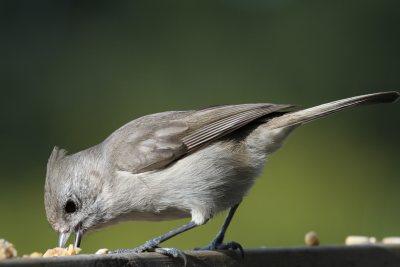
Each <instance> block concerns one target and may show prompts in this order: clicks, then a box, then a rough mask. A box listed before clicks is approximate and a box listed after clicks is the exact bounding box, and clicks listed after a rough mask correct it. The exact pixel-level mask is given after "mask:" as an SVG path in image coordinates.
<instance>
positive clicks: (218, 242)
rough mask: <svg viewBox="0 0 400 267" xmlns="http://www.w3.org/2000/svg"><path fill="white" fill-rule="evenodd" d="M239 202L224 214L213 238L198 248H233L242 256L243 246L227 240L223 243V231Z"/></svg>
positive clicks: (226, 227)
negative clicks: (204, 245)
mask: <svg viewBox="0 0 400 267" xmlns="http://www.w3.org/2000/svg"><path fill="white" fill-rule="evenodd" d="M239 205H240V203H239V204H236V205H235V206H233V207H232V208H231V209H230V210H229V213H228V215H227V216H226V219H225V221H224V224H223V225H222V227H221V229H220V230H219V232H218V234H217V236H216V237H215V238H214V240H213V241H212V242H211V243H210V244H209V245H208V246H207V247H205V248H200V249H198V250H226V249H233V250H239V251H240V252H241V254H242V256H243V248H242V246H241V245H240V244H239V243H236V242H228V243H226V244H224V243H223V242H224V238H225V232H226V230H227V229H228V226H229V224H230V223H231V221H232V218H233V215H234V214H235V212H236V210H237V208H238V207H239Z"/></svg>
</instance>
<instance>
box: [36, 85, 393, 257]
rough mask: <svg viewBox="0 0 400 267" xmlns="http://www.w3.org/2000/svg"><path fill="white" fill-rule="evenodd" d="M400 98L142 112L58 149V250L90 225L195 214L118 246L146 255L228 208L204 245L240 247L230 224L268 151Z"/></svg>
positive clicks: (52, 193)
mask: <svg viewBox="0 0 400 267" xmlns="http://www.w3.org/2000/svg"><path fill="white" fill-rule="evenodd" d="M398 98H399V93H398V92H381V93H374V94H368V95H362V96H356V97H351V98H346V99H343V100H338V101H334V102H331V103H327V104H323V105H319V106H316V107H312V108H308V109H301V110H299V109H296V108H295V107H294V106H292V105H282V104H267V103H263V104H243V105H224V106H216V107H211V108H206V109H201V110H190V111H170V112H162V113H157V114H152V115H147V116H144V117H141V118H138V119H136V120H134V121H131V122H129V123H127V124H125V125H124V126H122V127H121V128H119V129H118V130H116V131H115V132H114V133H112V134H111V135H110V136H109V137H108V138H107V139H106V140H104V141H103V142H102V143H100V144H98V145H95V146H93V147H91V148H88V149H86V150H83V151H81V152H78V153H75V154H72V155H67V153H66V151H65V150H63V149H59V148H57V147H55V148H54V149H53V152H52V153H51V156H50V158H49V161H48V164H47V175H46V183H45V193H44V199H45V208H46V214H47V219H48V221H49V222H50V224H51V226H52V227H53V228H54V230H55V231H57V232H58V233H59V246H60V247H63V246H64V245H65V244H66V242H67V240H68V238H69V235H70V234H71V233H75V246H77V247H78V246H80V242H81V239H82V236H83V235H84V234H85V233H86V232H88V231H90V230H93V229H99V228H102V227H105V226H108V225H111V224H114V223H117V222H121V221H126V220H151V221H160V220H171V219H178V218H187V217H190V218H191V221H190V222H189V223H187V224H185V225H183V226H181V227H179V228H176V229H174V230H172V231H170V232H168V233H166V234H164V235H161V236H159V237H156V238H154V239H151V240H149V241H147V242H146V243H145V244H143V245H141V246H139V247H137V248H134V249H131V250H118V251H117V252H127V251H132V252H143V251H149V250H153V249H155V248H157V247H158V245H159V244H160V243H162V242H163V241H166V240H168V239H170V238H172V237H174V236H176V235H178V234H180V233H182V232H185V231H187V230H189V229H192V228H194V227H196V226H199V225H202V224H205V223H206V222H207V221H208V220H209V219H211V218H212V217H213V216H214V215H215V214H217V213H219V212H222V211H224V210H227V209H230V210H229V213H228V216H227V218H226V220H225V222H224V224H223V226H222V228H221V230H220V231H219V233H218V235H217V236H216V238H215V239H214V240H213V241H212V242H211V243H210V245H208V246H207V247H205V248H204V249H209V250H216V249H239V250H241V246H240V245H239V244H238V243H236V242H230V243H223V240H224V235H225V231H226V229H227V227H228V225H229V223H230V221H231V219H232V217H233V215H234V213H235V211H236V209H237V207H238V205H239V204H240V202H241V201H242V199H243V197H244V196H245V195H246V193H247V192H248V191H249V189H250V188H251V187H252V185H253V183H254V181H255V178H256V177H257V176H259V175H260V173H261V171H262V169H263V167H264V163H265V160H266V158H267V157H268V155H270V154H271V153H273V152H275V151H276V150H277V149H278V148H279V147H280V146H281V145H282V142H283V140H284V139H285V138H286V137H287V136H288V135H289V133H290V132H291V131H292V130H293V129H295V128H296V127H298V126H299V125H302V124H305V123H307V122H310V121H312V120H314V119H317V118H321V117H325V116H327V115H329V114H332V113H335V112H337V111H340V110H343V109H346V108H351V107H355V106H360V105H365V104H376V103H390V102H394V101H396V100H397V99H398ZM168 253H171V254H174V252H173V251H172V252H171V251H169V252H168V251H167V254H168Z"/></svg>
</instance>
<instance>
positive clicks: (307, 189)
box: [0, 0, 400, 254]
mask: <svg viewBox="0 0 400 267" xmlns="http://www.w3.org/2000/svg"><path fill="white" fill-rule="evenodd" d="M399 25H400V2H399V1H389V0H382V1H370V0H365V1H334V0H332V1H294V0H280V1H279V0H269V1H267V0H265V1H261V0H260V1H257V0H250V1H239V0H232V1H4V0H3V1H0V29H1V37H0V38H1V39H0V51H1V52H0V53H1V54H0V70H1V72H0V82H1V84H0V88H1V98H0V99H1V100H0V101H1V102H0V110H1V112H0V114H1V131H0V135H1V138H0V142H1V143H0V145H1V150H0V167H1V169H0V182H1V183H0V187H1V189H0V212H1V213H0V214H1V215H0V237H2V238H6V239H8V240H10V241H11V242H13V243H14V244H15V245H16V247H17V249H18V250H19V251H20V254H22V253H28V252H31V251H34V250H36V251H37V250H39V251H43V250H45V249H46V248H49V247H54V246H55V245H56V239H57V236H56V234H55V233H54V232H53V231H52V229H51V228H50V226H49V225H48V223H47V221H46V217H45V213H44V207H43V185H44V177H45V166H46V161H47V158H48V156H49V154H50V151H51V149H52V147H53V146H54V145H59V146H61V147H64V148H66V149H68V150H69V151H70V152H71V153H73V152H76V151H79V150H82V149H84V148H87V147H89V146H92V145H94V144H96V143H99V142H101V141H102V140H103V139H105V138H106V137H107V136H108V135H109V134H110V133H111V132H112V131H113V130H115V129H116V128H118V127H120V126H121V125H123V124H124V123H126V122H128V121H130V120H132V119H134V118H137V117H139V116H142V115H144V114H148V113H155V112H159V111H165V110H180V109H194V108H198V107H204V106H209V105H214V104H227V103H246V102H277V103H293V104H299V105H302V106H311V105H314V104H319V103H322V102H326V101H330V100H335V99H338V98H343V97H347V96H352V95H357V94H364V93H369V92H373V91H378V90H394V89H399V87H400V27H399ZM399 118H400V104H399V103H398V104H397V105H396V104H394V105H380V106H370V107H362V108H360V109H357V110H354V111H348V112H344V113H341V114H338V115H336V116H333V117H330V118H327V119H325V120H320V121H317V122H315V123H312V124H309V125H307V126H305V127H303V128H300V129H298V130H297V131H296V132H295V133H294V134H292V136H291V138H289V139H288V141H287V142H286V146H285V147H284V148H283V149H281V150H280V151H279V152H278V153H276V154H275V155H273V157H272V158H271V159H270V160H269V162H268V164H267V167H266V170H265V172H264V173H263V175H262V177H260V179H259V180H258V182H257V183H256V185H255V187H254V188H253V190H252V191H251V193H250V195H249V196H248V197H247V198H246V199H245V201H244V202H243V205H241V207H240V208H239V211H238V214H237V217H236V218H235V220H234V221H233V223H232V227H231V228H230V229H229V232H228V234H227V240H235V241H238V242H240V243H242V244H243V245H244V246H246V247H259V246H264V245H265V246H272V247H273V246H296V245H302V244H303V237H304V234H305V233H306V232H307V231H309V230H315V231H317V232H318V233H319V235H320V238H321V242H322V243H323V244H340V243H343V240H344V238H345V237H346V236H347V235H349V234H360V235H373V236H376V237H378V238H381V237H384V236H391V235H400V213H399V211H400V210H399V208H398V203H399V201H400V194H399V187H400V177H399V173H400V164H399V159H400V157H399V148H400V147H399V142H398V141H399V130H400V123H399V122H400V119H399ZM223 218H224V216H222V215H219V216H217V217H216V218H215V219H214V220H212V221H210V222H209V223H208V224H206V225H204V226H202V227H199V228H198V229H194V230H193V231H190V232H188V233H185V234H183V235H181V236H179V237H177V238H174V239H172V240H171V241H169V242H167V243H165V244H164V245H165V246H177V247H180V248H183V249H189V248H192V247H196V246H201V245H205V244H207V243H208V242H209V241H210V240H211V239H212V238H213V237H214V235H215V234H216V232H217V229H218V228H219V226H220V224H221V223H222V221H223ZM183 222H184V220H182V221H171V222H161V223H154V222H128V223H123V224H119V225H115V226H112V227H109V228H107V229H103V230H101V231H98V232H95V233H92V234H90V235H88V236H87V237H86V238H85V239H84V240H83V249H84V252H91V251H95V250H97V249H98V248H102V247H107V248H123V247H125V248H127V247H134V246H136V245H139V244H141V243H142V242H144V241H145V240H147V239H149V238H151V237H154V236H155V235H158V234H161V233H163V232H165V231H167V230H169V229H170V228H172V227H175V226H178V225H180V224H182V223H183Z"/></svg>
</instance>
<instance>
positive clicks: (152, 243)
mask: <svg viewBox="0 0 400 267" xmlns="http://www.w3.org/2000/svg"><path fill="white" fill-rule="evenodd" d="M196 226H198V225H197V224H195V223H194V222H192V221H191V222H189V223H187V224H185V225H182V226H181V227H178V228H176V229H173V230H171V231H169V232H167V233H165V234H163V235H160V236H158V237H156V238H153V239H151V240H148V241H146V243H144V244H143V245H141V246H139V247H137V248H134V249H118V250H115V251H113V252H112V253H130V252H132V253H140V252H144V251H148V250H153V249H155V248H157V247H158V245H159V244H161V243H162V242H164V241H167V240H168V239H170V238H172V237H174V236H176V235H179V234H181V233H183V232H186V231H187V230H190V229H192V228H194V227H196Z"/></svg>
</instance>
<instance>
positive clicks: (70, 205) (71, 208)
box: [64, 200, 76, 213]
mask: <svg viewBox="0 0 400 267" xmlns="http://www.w3.org/2000/svg"><path fill="white" fill-rule="evenodd" d="M64 210H65V212H66V213H74V212H75V211H76V204H75V202H74V201H72V200H68V201H67V203H65V207H64Z"/></svg>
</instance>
